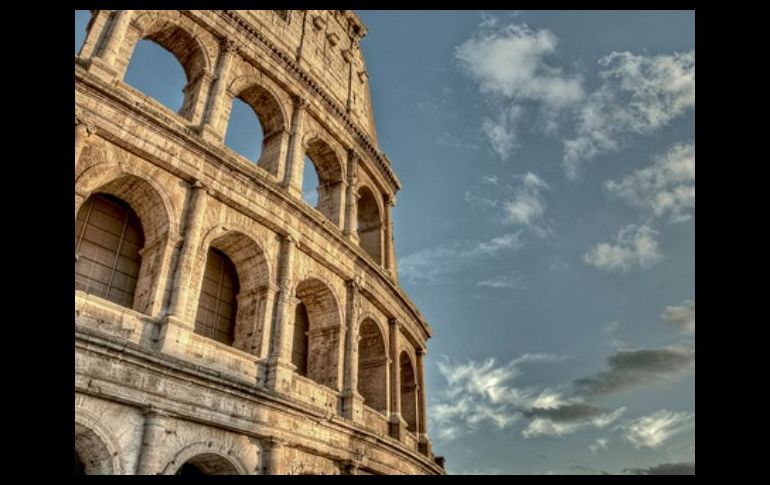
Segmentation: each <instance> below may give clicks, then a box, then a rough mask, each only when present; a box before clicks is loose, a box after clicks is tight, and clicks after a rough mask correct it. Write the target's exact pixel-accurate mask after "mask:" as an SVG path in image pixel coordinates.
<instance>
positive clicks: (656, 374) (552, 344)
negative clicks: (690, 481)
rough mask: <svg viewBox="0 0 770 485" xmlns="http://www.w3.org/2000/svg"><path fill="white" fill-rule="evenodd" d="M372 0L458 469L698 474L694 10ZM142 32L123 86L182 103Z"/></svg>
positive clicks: (404, 209)
mask: <svg viewBox="0 0 770 485" xmlns="http://www.w3.org/2000/svg"><path fill="white" fill-rule="evenodd" d="M358 13H359V16H360V17H361V19H362V20H363V21H364V23H365V24H366V25H367V27H368V31H369V32H368V34H367V36H366V37H365V38H364V40H363V41H362V42H361V48H362V50H363V53H364V56H365V59H366V63H367V69H368V72H369V82H370V86H371V92H372V103H373V106H374V114H375V122H376V124H377V133H378V139H379V145H380V148H381V150H383V151H384V152H385V153H387V155H388V157H389V158H390V160H391V161H392V163H393V169H394V170H395V172H396V174H397V176H398V177H399V179H400V180H401V182H402V185H403V189H402V190H401V192H399V193H398V195H397V198H398V203H397V206H396V207H395V208H394V209H393V221H394V237H395V244H396V256H397V261H398V269H399V277H400V283H401V286H402V287H403V288H404V289H405V291H406V292H407V293H408V294H409V295H410V297H411V298H412V300H413V301H414V302H415V304H416V305H417V306H418V308H420V310H421V311H422V313H423V314H424V315H425V317H426V318H427V320H428V322H429V323H430V325H431V327H432V328H433V333H434V335H433V338H432V339H431V340H430V341H429V342H428V355H427V357H426V360H425V379H426V387H427V395H428V420H429V435H430V437H431V439H432V442H433V450H434V453H435V454H437V455H443V456H445V457H446V467H447V471H448V472H449V473H453V474H603V473H610V474H671V473H694V466H695V465H694V463H695V394H694V391H695V382H694V374H695V282H694V279H695V262H694V256H695V251H694V245H695V234H694V217H695V120H694V110H695V40H694V39H695V14H694V12H690V11H664V12H656V11H617V12H603V11H542V12H541V11H492V12H483V11H476V12H474V11H358ZM87 20H88V14H87V13H86V14H83V13H78V12H76V16H75V52H76V53H77V51H78V50H79V48H80V45H81V44H82V39H83V36H84V31H85V25H86V23H87ZM147 44H148V45H147V46H144V45H142V46H140V47H139V48H137V51H136V52H137V53H136V54H135V56H137V57H138V56H140V55H141V56H142V59H143V61H142V62H138V63H134V62H132V64H131V65H130V66H129V71H128V73H127V75H126V81H127V82H128V83H129V84H131V85H133V86H135V87H136V88H137V89H140V90H142V91H143V92H145V93H147V94H150V95H152V96H154V97H156V98H157V99H159V100H162V101H164V102H166V103H167V105H169V106H170V107H172V108H178V106H179V105H181V93H180V92H179V86H181V85H183V84H184V74H183V72H182V71H181V67H179V66H178V65H177V64H174V63H175V61H174V60H173V57H170V54H168V53H166V52H165V51H163V50H162V49H160V48H158V47H156V46H154V45H152V44H151V43H149V42H147ZM142 49H143V50H142ZM163 56H168V57H167V58H166V61H163V58H164V57H163ZM168 59H170V60H171V61H172V62H167V61H168ZM156 62H157V63H156ZM148 74H151V75H148ZM174 76H176V77H174ZM179 76H181V77H179ZM157 79H163V80H164V81H165V82H164V83H158V82H157V81H156V80H157ZM174 79H178V80H179V82H178V85H176V84H174V83H173V82H171V80H174ZM171 86H177V87H174V88H173V89H172V88H171ZM174 96H176V97H177V98H174ZM174 102H176V103H177V106H176V107H174V106H172V105H173V103H174ZM241 108H243V109H239V108H238V107H237V106H236V107H235V108H234V112H233V120H235V121H236V123H235V124H234V125H237V126H238V128H233V129H232V130H231V132H228V134H227V137H226V143H227V144H228V145H229V146H231V147H232V148H233V149H235V150H237V151H239V152H240V153H242V154H244V155H245V156H247V157H249V158H250V159H252V160H256V159H257V158H258V151H259V150H258V149H257V150H256V151H253V148H250V147H253V146H257V147H258V146H259V145H260V143H254V140H255V135H254V133H255V132H257V133H258V132H259V125H258V121H257V120H256V117H255V115H254V114H253V112H251V111H250V109H248V108H246V107H241ZM255 123H256V124H255ZM234 125H231V126H234ZM256 136H257V138H256V139H257V140H258V135H256ZM249 150H252V151H249ZM306 165H308V166H309V165H310V164H306ZM313 176H314V174H313V173H312V169H311V170H310V171H309V172H308V171H307V170H306V176H305V179H306V180H305V184H304V185H305V186H304V187H303V191H304V193H305V196H306V198H307V199H308V200H312V197H314V193H313V192H314V190H313V188H314V185H315V184H316V183H317V182H314V181H313V180H312V179H313Z"/></svg>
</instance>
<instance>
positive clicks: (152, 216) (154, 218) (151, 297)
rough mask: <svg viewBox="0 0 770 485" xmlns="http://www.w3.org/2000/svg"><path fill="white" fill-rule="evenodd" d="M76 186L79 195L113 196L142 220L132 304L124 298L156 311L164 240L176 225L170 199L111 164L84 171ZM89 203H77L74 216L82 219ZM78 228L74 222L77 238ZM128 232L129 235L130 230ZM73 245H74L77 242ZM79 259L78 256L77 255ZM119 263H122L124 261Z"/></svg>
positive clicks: (135, 306) (162, 283)
mask: <svg viewBox="0 0 770 485" xmlns="http://www.w3.org/2000/svg"><path fill="white" fill-rule="evenodd" d="M75 189H76V191H77V192H79V193H82V194H91V196H92V197H93V196H95V195H98V194H101V195H108V196H112V197H113V199H111V200H114V199H119V200H120V201H122V202H123V203H125V204H128V206H129V207H130V208H131V209H132V210H133V211H135V212H136V215H137V216H138V218H139V220H140V221H141V227H142V229H143V236H144V243H143V246H142V245H139V247H138V248H137V254H141V265H140V268H139V273H138V275H136V285H135V288H134V296H133V303H131V302H129V301H128V299H126V303H125V304H126V306H128V307H129V308H132V309H134V310H136V311H139V312H142V313H146V314H154V312H155V311H159V309H160V304H161V300H162V299H163V293H164V287H165V281H164V280H163V277H162V276H163V270H164V268H163V261H164V258H165V257H166V256H167V254H168V253H167V251H168V245H167V244H165V243H166V242H167V240H168V239H167V238H168V236H169V234H171V233H172V232H173V229H172V228H173V227H174V226H175V222H174V209H173V206H172V205H171V202H170V201H169V200H168V198H167V197H165V194H164V193H163V192H161V189H159V188H158V187H157V186H155V185H154V183H153V182H151V181H147V180H144V179H142V178H140V177H137V176H135V175H129V174H126V173H125V172H121V171H120V170H118V169H117V168H116V167H114V166H111V167H110V166H107V167H100V166H98V165H97V166H94V167H92V168H90V169H88V170H86V171H85V172H83V174H82V175H81V176H80V177H78V180H77V182H76V185H75ZM88 205H89V204H88V199H86V200H84V201H83V202H82V203H80V204H78V203H77V202H76V205H75V207H76V210H77V214H76V219H77V217H78V216H80V215H82V219H83V220H84V219H85V216H86V214H87V211H88ZM78 229H81V226H78V225H77V223H76V233H75V237H76V238H77V237H78V234H79V232H78V231H77V230H78ZM127 234H128V235H130V232H127ZM75 244H76V247H77V241H76V243H75ZM129 247H130V246H124V247H122V248H121V250H122V251H124V252H125V251H126V250H127V249H128V248H129ZM81 252H82V251H81ZM76 254H77V252H76ZM134 256H136V255H134ZM78 259H81V258H80V256H78ZM119 263H120V264H124V263H125V261H124V260H121V261H119ZM76 265H77V263H76ZM117 270H118V271H121V272H123V273H127V270H126V268H125V267H124V266H120V265H119V266H118V267H117ZM76 287H77V286H76Z"/></svg>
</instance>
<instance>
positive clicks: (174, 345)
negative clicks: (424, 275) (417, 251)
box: [75, 10, 443, 474]
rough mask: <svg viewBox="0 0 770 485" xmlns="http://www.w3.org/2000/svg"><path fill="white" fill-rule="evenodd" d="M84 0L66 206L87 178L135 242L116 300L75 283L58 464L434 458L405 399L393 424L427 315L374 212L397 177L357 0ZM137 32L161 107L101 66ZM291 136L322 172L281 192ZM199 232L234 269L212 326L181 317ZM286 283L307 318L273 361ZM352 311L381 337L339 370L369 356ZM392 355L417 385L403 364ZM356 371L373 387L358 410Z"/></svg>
mask: <svg viewBox="0 0 770 485" xmlns="http://www.w3.org/2000/svg"><path fill="white" fill-rule="evenodd" d="M92 15H93V17H92V20H91V22H90V24H89V30H88V33H87V37H86V41H85V43H84V45H83V47H82V49H81V51H80V53H79V55H78V56H77V57H76V59H75V111H76V118H75V215H76V216H77V215H78V213H79V211H81V209H82V208H83V207H85V206H84V203H85V202H86V201H87V200H88V198H89V197H92V196H95V195H96V194H109V195H111V196H114V197H117V198H118V199H120V200H121V201H123V202H125V203H126V204H128V206H130V208H131V209H132V210H133V211H134V212H135V213H136V215H137V217H138V219H139V220H140V223H141V230H142V231H143V234H144V241H145V244H144V247H143V248H142V249H141V250H140V251H139V255H140V256H141V258H140V259H141V262H140V266H139V272H138V279H137V282H136V289H135V292H134V299H133V303H132V305H130V306H123V305H119V304H117V303H115V302H113V301H110V300H108V299H106V298H102V297H99V296H97V295H94V294H89V293H87V292H84V291H80V290H76V292H75V336H76V348H75V357H76V360H75V361H76V365H75V374H76V395H75V401H76V406H75V409H76V440H75V448H76V468H77V467H78V466H80V465H82V467H83V470H84V471H85V473H87V474H90V473H93V474H97V473H112V474H174V473H177V472H180V471H181V473H187V472H189V471H190V470H193V471H197V472H200V473H205V474H303V473H305V474H306V473H310V474H357V473H361V474H364V473H374V474H397V473H409V474H417V473H439V474H440V473H443V469H442V468H441V467H439V466H438V465H436V463H435V461H434V457H433V453H432V451H431V449H430V446H429V443H430V442H429V439H428V437H427V434H426V431H425V430H426V425H425V422H426V421H425V420H426V416H425V410H424V406H422V407H420V406H419V404H418V405H417V406H412V407H414V412H415V413H417V417H416V422H417V425H416V429H414V430H413V431H412V432H409V431H407V430H406V426H407V423H406V422H405V421H404V419H403V417H402V415H401V407H400V404H401V400H402V397H401V392H402V388H405V387H404V386H402V385H396V384H395V383H401V381H402V380H403V379H402V378H401V377H400V374H399V366H398V365H396V363H398V362H399V358H400V355H401V353H402V352H403V353H405V355H409V356H410V359H411V362H412V366H413V367H415V366H420V365H422V364H421V363H422V361H421V360H420V359H417V358H416V356H417V355H424V352H425V348H426V342H427V340H428V339H429V338H430V335H431V329H430V327H429V325H428V324H427V322H426V321H425V319H424V318H423V316H422V315H421V314H420V312H419V311H418V310H417V308H416V307H415V306H414V304H413V303H412V302H411V300H409V298H408V297H407V296H406V295H405V294H404V292H403V291H402V290H401V289H400V287H399V285H398V280H397V272H396V265H395V257H394V255H395V251H394V249H393V238H392V225H391V219H390V210H391V207H392V206H393V205H394V204H395V193H396V192H397V191H398V190H399V189H400V182H399V181H398V179H397V178H396V176H395V174H394V173H393V171H392V169H391V168H390V162H389V160H388V159H387V157H385V156H384V155H383V154H382V153H381V152H379V149H378V148H377V142H376V134H375V131H374V122H373V119H372V117H371V106H370V103H369V95H368V85H367V77H366V75H365V72H366V70H365V67H364V62H363V57H362V56H361V52H360V49H359V42H360V40H361V38H362V37H363V36H364V35H365V33H366V28H365V26H363V24H362V23H361V21H360V20H359V19H358V17H357V15H355V13H353V12H350V11H132V10H121V11H107V10H95V11H92ZM142 39H148V40H151V41H153V42H156V43H158V44H160V45H161V46H162V47H164V48H166V49H167V50H169V51H170V52H171V53H172V54H174V55H175V56H176V58H177V59H178V60H179V62H180V64H181V65H182V67H183V68H184V70H185V73H186V74H187V79H188V84H187V86H186V87H185V91H184V93H185V101H184V103H183V106H182V108H181V110H180V111H179V112H178V113H174V112H172V111H171V110H169V109H167V108H166V107H165V106H163V105H161V104H160V103H159V102H157V101H156V100H154V99H152V98H150V97H148V96H145V95H144V94H142V93H140V92H139V91H137V90H136V89H134V88H132V87H130V86H128V85H127V84H125V83H124V82H123V80H122V79H123V75H124V74H125V72H126V69H127V67H128V65H129V63H130V60H131V56H132V52H133V49H134V46H135V45H136V43H137V42H138V41H139V40H142ZM346 69H347V70H346ZM346 72H347V74H345V73H346ZM236 97H239V98H241V99H243V100H244V101H245V102H247V104H249V105H250V106H251V107H252V108H253V109H254V111H255V113H256V114H257V116H258V117H259V119H260V122H261V124H262V126H263V127H264V128H265V131H266V136H265V141H264V144H263V150H262V155H261V157H260V159H259V160H258V161H257V163H254V162H252V161H249V160H246V159H245V158H244V157H242V156H240V155H239V154H237V153H235V152H233V151H232V150H231V149H229V148H227V147H226V146H224V143H223V139H224V133H225V132H226V129H227V123H228V121H229V113H230V107H231V104H232V100H233V99H234V98H236ZM306 155H307V156H309V157H310V158H311V160H312V162H313V164H314V166H315V169H316V171H317V172H318V173H319V180H321V182H322V185H323V187H324V189H323V190H325V192H324V193H323V196H322V197H320V198H319V199H320V203H319V206H318V208H312V207H309V206H308V205H307V204H306V203H305V202H304V201H303V200H302V199H301V193H300V192H301V191H300V189H301V186H302V180H301V179H302V163H303V160H304V158H305V156H306ZM361 187H366V191H368V192H367V193H368V194H373V197H374V201H375V205H376V207H377V209H376V211H373V210H372V207H374V206H373V205H372V204H371V200H369V201H368V203H369V204H370V205H369V206H368V208H367V209H366V211H368V212H367V214H368V215H367V217H368V218H369V219H372V218H374V225H375V226H377V225H378V226H379V227H380V232H379V236H378V237H379V241H380V242H381V244H380V246H381V248H382V250H381V254H380V255H379V257H378V256H377V255H376V254H375V255H372V250H371V249H370V248H371V247H372V243H371V236H370V235H368V236H367V239H366V241H365V245H366V246H367V247H366V248H364V247H362V242H361V240H360V238H359V237H358V230H357V221H358V215H357V210H358V206H359V204H360V200H359V197H358V194H359V193H361V191H360V190H359V189H360V188H361ZM372 214H375V215H374V216H373V215H372ZM377 218H379V220H377ZM76 237H78V235H76ZM210 248H215V249H217V250H218V251H220V252H221V253H222V254H224V255H225V256H226V257H227V258H228V259H229V260H230V261H231V262H232V264H233V265H234V267H235V271H236V273H237V278H238V281H239V291H238V294H237V296H236V300H237V302H236V305H235V310H234V316H233V317H232V318H233V320H232V325H233V341H232V343H231V344H229V343H222V342H218V341H214V340H211V339H209V338H207V337H204V336H203V335H199V334H198V333H196V331H195V320H196V314H197V309H198V305H199V301H200V295H201V292H202V288H203V284H204V279H205V278H204V273H205V268H206V260H207V254H209V249H210ZM373 256H374V257H373ZM78 257H79V256H78V254H76V261H78V260H79V259H78ZM76 264H77V263H76ZM113 271H115V268H114V267H113ZM298 301H301V302H302V303H304V304H305V307H306V308H307V312H308V318H309V321H310V325H309V330H308V332H307V333H308V335H307V338H308V342H309V344H308V373H307V376H306V377H305V376H300V375H298V373H297V372H295V370H296V369H295V367H294V366H293V365H292V363H291V362H292V359H291V355H292V342H293V335H294V331H293V319H294V315H295V311H294V309H295V307H296V304H297V302H298ZM366 319H369V321H370V322H373V324H376V325H377V328H378V329H379V331H380V333H381V338H382V344H381V346H380V347H378V348H380V350H379V351H378V352H381V353H384V355H378V357H377V358H378V359H379V361H378V362H380V363H381V365H380V367H378V368H377V370H376V371H365V372H363V373H362V374H361V375H360V376H359V371H358V370H359V367H361V366H363V368H367V369H369V368H370V367H367V366H371V359H370V357H371V356H369V355H366V356H364V361H359V355H358V354H359V328H360V326H361V325H362V323H363V322H364V320H366ZM367 338H369V336H367ZM363 348H364V349H367V348H368V347H366V346H364V347H363ZM367 352H369V351H368V350H365V353H367ZM367 359H368V360H367ZM405 375H408V376H409V379H411V381H410V382H408V383H407V384H406V388H409V389H416V390H417V391H418V392H422V393H423V394H420V395H419V396H418V399H417V400H418V401H419V402H421V403H424V402H425V396H424V385H422V372H421V369H419V368H416V369H414V370H413V372H412V373H411V374H405ZM360 378H363V379H365V381H363V382H362V381H359V379H360ZM359 389H366V392H367V393H370V392H375V391H376V392H380V393H382V394H383V396H382V400H381V402H380V404H378V407H380V408H381V409H378V410H377V413H376V414H377V416H376V417H375V416H372V414H371V410H370V409H367V410H366V412H364V410H365V408H364V406H365V404H364V398H363V397H362V396H361V395H360V394H359V392H358V390H359ZM412 407H410V413H411V412H412V411H411V409H412ZM410 419H412V421H414V419H415V418H414V417H413V416H412V415H411V414H410ZM385 431H387V432H385ZM78 460H79V461H80V465H78Z"/></svg>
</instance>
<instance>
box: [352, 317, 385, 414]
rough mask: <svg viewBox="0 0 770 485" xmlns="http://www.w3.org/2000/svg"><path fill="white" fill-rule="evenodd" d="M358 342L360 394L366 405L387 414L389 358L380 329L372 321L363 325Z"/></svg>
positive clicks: (369, 320) (365, 321)
mask: <svg viewBox="0 0 770 485" xmlns="http://www.w3.org/2000/svg"><path fill="white" fill-rule="evenodd" d="M358 335H359V341H358V392H359V393H360V394H361V396H363V398H364V404H366V405H367V406H369V407H370V408H372V409H374V410H375V411H378V412H380V413H383V414H385V413H386V412H387V402H388V400H387V389H386V387H387V379H388V356H387V353H386V352H385V339H384V338H383V336H382V332H381V331H380V327H379V326H378V325H377V324H376V323H375V322H374V321H373V320H372V319H369V318H368V319H366V320H364V321H363V323H361V328H360V330H359V334H358Z"/></svg>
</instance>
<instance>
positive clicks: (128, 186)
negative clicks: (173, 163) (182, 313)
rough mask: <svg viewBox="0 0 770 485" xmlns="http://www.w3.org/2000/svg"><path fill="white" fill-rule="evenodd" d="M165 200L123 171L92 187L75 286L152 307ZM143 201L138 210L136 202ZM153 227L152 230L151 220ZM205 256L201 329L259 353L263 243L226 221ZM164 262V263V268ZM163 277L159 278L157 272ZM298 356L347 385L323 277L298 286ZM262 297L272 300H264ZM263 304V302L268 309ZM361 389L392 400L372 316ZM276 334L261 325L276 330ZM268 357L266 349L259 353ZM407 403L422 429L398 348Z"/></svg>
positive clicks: (82, 218) (335, 310) (411, 422)
mask: <svg viewBox="0 0 770 485" xmlns="http://www.w3.org/2000/svg"><path fill="white" fill-rule="evenodd" d="M163 206H165V203H164V200H163V199H162V197H161V196H160V195H159V194H158V192H156V191H155V189H154V188H153V187H152V186H151V185H150V184H149V183H148V182H146V181H145V180H144V179H142V178H140V177H137V176H135V175H125V174H124V175H122V176H120V177H117V178H115V179H114V180H112V181H110V182H108V183H106V184H103V185H102V186H101V187H99V188H97V189H96V190H94V191H92V192H91V194H90V195H89V196H88V198H86V200H85V201H84V202H83V203H82V204H81V206H80V208H79V210H78V211H77V216H76V225H75V248H76V262H75V287H76V289H78V290H81V291H84V292H86V293H89V294H92V295H96V296H98V297H101V298H104V299H106V300H109V301H112V302H114V303H116V304H118V305H122V306H125V307H129V308H133V309H135V310H138V311H140V312H143V313H148V312H147V306H146V305H145V304H144V303H143V302H146V301H147V296H146V294H147V293H148V291H149V290H148V288H151V287H153V286H156V285H158V284H159V282H158V281H157V279H159V277H158V276H157V275H153V274H151V271H150V270H149V269H148V266H149V265H148V264H145V256H147V253H146V251H147V248H148V245H147V244H146V241H153V240H157V239H158V238H159V237H161V236H160V235H159V233H160V232H161V231H162V228H163V227H167V224H168V220H169V219H170V217H171V216H169V215H168V214H165V211H164V210H163ZM134 208H136V210H135V209H134ZM145 226H148V227H149V231H148V233H147V234H145V230H144V227H145ZM200 248H201V250H200V251H199V252H198V254H199V256H198V261H197V263H196V264H197V266H198V267H199V268H202V271H201V272H200V273H201V274H200V277H199V279H200V282H201V283H200V286H199V288H200V289H199V294H198V297H197V298H194V297H193V298H190V300H191V301H193V302H195V301H197V308H196V309H195V310H194V313H193V314H192V315H194V317H193V318H194V332H195V333H196V334H198V335H201V336H203V337H206V338H208V339H212V340H215V341H217V342H220V343H222V344H224V345H228V346H233V347H236V348H238V349H240V350H243V351H246V352H250V353H253V354H256V355H259V354H260V349H264V348H265V347H263V346H262V345H261V342H255V341H254V339H253V336H252V335H251V331H252V329H253V322H254V320H255V318H256V317H257V316H258V312H259V311H260V304H261V303H264V300H263V299H262V298H263V296H262V295H261V294H260V289H261V288H264V287H265V285H266V284H267V283H268V282H270V281H271V280H272V278H273V277H272V276H271V275H272V270H271V268H270V262H269V261H268V258H267V257H266V254H265V251H264V249H263V248H262V247H260V245H259V244H258V243H256V242H255V241H254V240H253V239H252V238H250V237H249V236H246V235H245V234H243V233H242V232H239V231H237V230H225V229H223V228H222V227H221V226H218V227H217V228H215V229H213V230H211V231H209V232H208V233H207V235H206V236H205V237H203V240H202V242H201V246H200ZM156 269H157V268H156ZM153 279H155V281H153ZM292 294H293V295H294V297H295V299H296V300H295V304H294V315H293V319H292V320H291V325H290V326H288V327H287V328H291V329H292V331H293V335H292V339H291V342H292V344H291V361H292V364H293V365H294V366H295V367H296V372H297V374H299V375H301V376H304V377H306V378H309V379H311V380H313V381H315V382H317V383H319V384H321V385H324V386H327V387H329V388H331V389H333V390H336V391H339V390H340V387H341V384H342V382H341V381H340V374H341V373H340V366H341V362H342V359H341V358H340V357H341V356H340V355H339V352H340V348H341V346H340V345H339V343H340V338H341V332H342V316H341V312H340V305H339V303H338V302H339V301H340V300H339V298H338V297H337V296H336V295H335V294H334V291H333V290H332V289H331V288H330V287H329V286H328V285H326V284H325V283H324V282H323V281H322V280H321V279H319V278H317V277H309V278H306V279H304V280H302V281H300V282H299V283H298V284H297V285H296V286H295V287H294V289H293V291H292ZM263 306H264V305H263ZM263 311H264V310H263ZM358 330H359V332H358V334H359V342H358V356H359V361H358V364H357V366H358V376H359V378H358V381H357V390H358V392H359V394H360V395H361V396H362V397H363V399H364V404H365V405H366V406H369V407H370V408H372V409H374V410H375V411H378V412H380V413H382V414H387V412H388V410H389V392H388V383H389V382H390V379H391V378H392V376H391V375H390V374H391V372H390V371H391V367H390V366H389V363H390V359H391V357H389V356H388V352H387V351H386V349H387V348H388V345H387V339H386V338H385V334H386V333H385V332H383V331H382V329H381V328H380V326H379V325H378V324H377V322H376V321H374V320H373V319H371V318H366V319H364V320H363V321H362V322H360V326H359V329H358ZM268 338H270V336H269V335H261V339H268ZM260 356H261V357H264V356H265V355H260ZM397 358H398V362H397V365H398V366H399V368H400V372H399V374H400V382H398V383H395V382H393V383H391V385H392V386H398V387H397V389H398V395H399V400H400V402H399V404H400V406H399V407H400V408H401V411H402V417H403V418H404V420H405V421H406V423H407V429H408V430H410V431H412V432H415V431H416V430H417V391H416V389H417V388H418V383H417V376H416V373H415V362H414V361H413V360H412V357H411V356H410V355H409V354H408V353H407V352H405V351H403V352H401V353H400V354H399V355H398V357H397Z"/></svg>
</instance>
